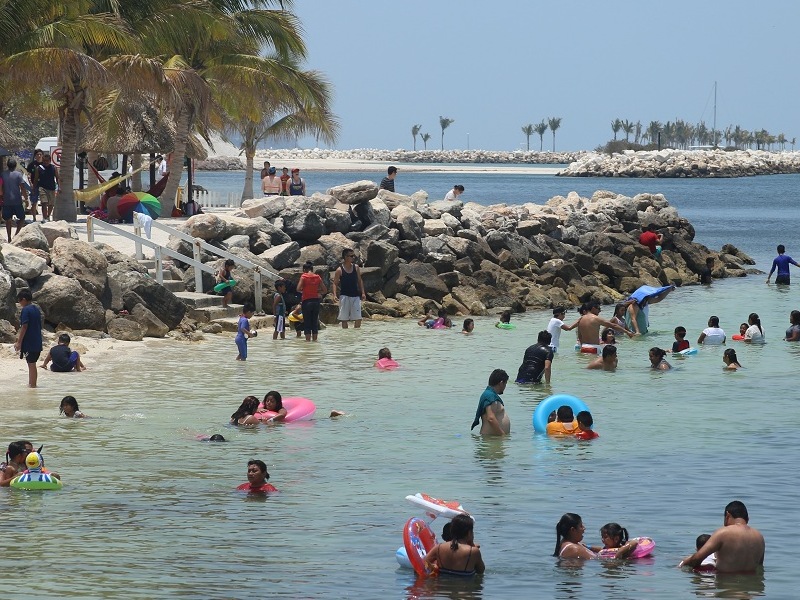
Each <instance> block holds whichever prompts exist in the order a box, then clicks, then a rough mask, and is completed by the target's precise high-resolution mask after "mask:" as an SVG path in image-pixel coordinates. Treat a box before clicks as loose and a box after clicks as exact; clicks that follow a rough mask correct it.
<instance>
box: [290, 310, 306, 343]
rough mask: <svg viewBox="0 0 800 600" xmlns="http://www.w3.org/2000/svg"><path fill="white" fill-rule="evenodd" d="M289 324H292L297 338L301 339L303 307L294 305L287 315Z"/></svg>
mask: <svg viewBox="0 0 800 600" xmlns="http://www.w3.org/2000/svg"><path fill="white" fill-rule="evenodd" d="M289 323H292V324H294V330H295V332H296V333H297V337H303V305H302V304H295V306H294V308H293V309H292V312H290V313H289Z"/></svg>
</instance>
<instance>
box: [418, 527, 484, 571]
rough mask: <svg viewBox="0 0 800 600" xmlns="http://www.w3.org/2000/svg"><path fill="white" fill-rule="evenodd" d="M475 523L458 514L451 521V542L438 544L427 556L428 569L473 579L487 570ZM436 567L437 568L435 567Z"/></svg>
mask: <svg viewBox="0 0 800 600" xmlns="http://www.w3.org/2000/svg"><path fill="white" fill-rule="evenodd" d="M474 525H475V524H474V521H473V520H472V517H470V516H469V515H464V514H458V515H456V516H455V517H453V520H452V521H450V540H449V541H445V542H442V543H440V544H437V545H436V546H434V547H433V548H431V550H430V552H428V554H426V555H425V559H424V560H425V564H426V565H427V566H428V568H438V571H439V575H458V576H465V577H471V576H472V575H475V574H481V573H483V572H484V571H485V570H486V565H485V564H484V563H483V557H482V556H481V547H480V546H479V545H478V544H476V543H475V538H474V535H473V528H474ZM434 565H435V566H434Z"/></svg>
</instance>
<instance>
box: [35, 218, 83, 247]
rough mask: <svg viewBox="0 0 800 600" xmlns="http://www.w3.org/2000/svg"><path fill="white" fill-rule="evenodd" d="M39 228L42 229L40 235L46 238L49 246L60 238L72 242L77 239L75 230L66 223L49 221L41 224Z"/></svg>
mask: <svg viewBox="0 0 800 600" xmlns="http://www.w3.org/2000/svg"><path fill="white" fill-rule="evenodd" d="M40 227H41V228H42V233H44V236H45V237H46V238H47V243H48V244H50V246H52V245H53V242H55V241H56V239H57V238H60V237H63V238H69V239H73V240H77V239H78V232H77V231H75V228H74V227H73V226H72V225H70V224H69V223H67V222H66V221H49V222H47V223H42V224H41V225H40Z"/></svg>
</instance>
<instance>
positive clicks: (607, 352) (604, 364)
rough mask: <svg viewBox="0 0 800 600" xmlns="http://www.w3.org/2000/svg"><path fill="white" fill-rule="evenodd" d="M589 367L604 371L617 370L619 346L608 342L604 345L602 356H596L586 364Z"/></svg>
mask: <svg viewBox="0 0 800 600" xmlns="http://www.w3.org/2000/svg"><path fill="white" fill-rule="evenodd" d="M586 368H587V369H602V370H603V371H616V370H617V347H616V346H614V345H613V344H606V345H605V346H603V353H602V355H601V356H598V357H597V358H595V359H594V360H593V361H592V362H590V363H589V364H588V365H586Z"/></svg>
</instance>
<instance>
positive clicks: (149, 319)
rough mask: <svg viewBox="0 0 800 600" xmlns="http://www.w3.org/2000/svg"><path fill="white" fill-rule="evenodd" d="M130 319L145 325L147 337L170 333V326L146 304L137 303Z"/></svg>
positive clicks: (159, 336)
mask: <svg viewBox="0 0 800 600" xmlns="http://www.w3.org/2000/svg"><path fill="white" fill-rule="evenodd" d="M130 319H131V320H132V321H136V322H137V323H139V325H141V326H142V327H144V335H145V336H147V337H156V338H162V337H164V336H165V335H167V333H169V327H167V326H166V324H165V323H164V322H163V321H162V320H161V319H159V318H158V317H157V316H155V315H154V314H153V312H152V311H151V310H149V309H148V308H147V307H146V306H145V305H144V304H137V305H136V306H134V307H133V310H132V311H131V313H130Z"/></svg>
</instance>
